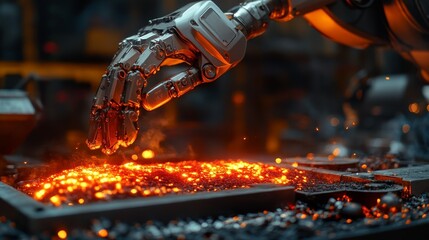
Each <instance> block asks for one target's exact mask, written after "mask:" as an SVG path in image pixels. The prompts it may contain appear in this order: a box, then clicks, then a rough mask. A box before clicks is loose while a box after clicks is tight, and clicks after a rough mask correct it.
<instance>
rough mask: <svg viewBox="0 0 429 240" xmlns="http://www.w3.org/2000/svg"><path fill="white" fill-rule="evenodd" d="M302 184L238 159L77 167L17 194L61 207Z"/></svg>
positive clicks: (298, 176)
mask: <svg viewBox="0 0 429 240" xmlns="http://www.w3.org/2000/svg"><path fill="white" fill-rule="evenodd" d="M300 182H307V177H306V176H304V175H303V174H302V172H300V171H298V170H294V169H286V168H281V167H277V166H273V165H268V164H263V163H256V162H246V161H241V160H218V161H212V162H199V161H183V162H167V163H156V164H145V165H143V164H137V163H134V162H129V163H125V164H122V165H113V164H102V165H89V166H78V167H76V168H72V169H68V170H64V171H62V172H59V173H56V174H53V175H51V176H49V177H47V178H44V179H38V180H33V181H29V182H25V183H23V184H21V186H20V187H19V190H21V191H23V192H24V193H26V194H28V195H30V196H32V197H33V198H34V199H36V200H38V201H41V202H45V203H50V204H52V205H54V206H60V205H79V204H85V203H88V202H96V201H107V200H111V199H124V198H132V197H149V196H163V195H167V194H182V193H195V192H213V191H221V190H228V189H237V188H248V187H250V186H251V185H253V184H261V183H273V184H281V185H285V184H290V185H296V183H300Z"/></svg>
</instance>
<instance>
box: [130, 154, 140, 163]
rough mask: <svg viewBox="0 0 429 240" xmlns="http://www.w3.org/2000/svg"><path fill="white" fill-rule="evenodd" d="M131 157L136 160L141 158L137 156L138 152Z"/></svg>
mask: <svg viewBox="0 0 429 240" xmlns="http://www.w3.org/2000/svg"><path fill="white" fill-rule="evenodd" d="M131 159H132V160H134V161H136V160H137V159H139V156H137V154H133V155H132V156H131Z"/></svg>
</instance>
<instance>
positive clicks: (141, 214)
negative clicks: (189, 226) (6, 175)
mask: <svg viewBox="0 0 429 240" xmlns="http://www.w3.org/2000/svg"><path fill="white" fill-rule="evenodd" d="M294 201H295V192H294V188H293V187H290V186H276V185H272V184H269V185H256V186H254V187H251V188H248V189H236V190H228V191H220V192H208V193H195V194H184V195H174V196H164V197H148V198H135V199H126V200H114V201H110V202H101V203H90V204H86V205H81V206H70V207H53V206H47V205H44V204H42V203H40V202H37V201H35V200H33V199H32V198H31V197H29V196H27V195H25V194H24V193H22V192H20V191H18V190H16V189H14V188H12V187H10V186H8V185H6V184H4V183H1V182H0V209H2V215H5V216H6V217H8V218H9V219H11V220H12V221H14V222H16V224H17V226H18V227H19V228H20V229H22V230H24V231H27V232H29V233H39V232H41V231H51V232H56V231H58V230H59V229H73V228H76V227H87V226H89V225H90V223H91V221H92V220H93V219H96V218H110V219H115V220H120V221H124V222H129V223H134V222H142V221H147V220H158V221H168V220H172V219H177V218H202V217H211V216H212V217H215V216H219V215H235V214H240V213H248V212H258V211H263V210H274V209H275V208H279V207H283V206H285V205H286V204H288V203H293V202H294Z"/></svg>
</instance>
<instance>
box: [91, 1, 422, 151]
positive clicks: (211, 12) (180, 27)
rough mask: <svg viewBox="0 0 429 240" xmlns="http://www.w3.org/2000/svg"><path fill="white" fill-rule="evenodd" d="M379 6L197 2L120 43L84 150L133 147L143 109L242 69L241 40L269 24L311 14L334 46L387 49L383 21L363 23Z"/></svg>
mask: <svg viewBox="0 0 429 240" xmlns="http://www.w3.org/2000/svg"><path fill="white" fill-rule="evenodd" d="M381 2H382V1H370V0H347V1H335V0H256V1H251V2H247V3H244V4H242V5H240V6H239V7H238V10H237V11H236V12H235V13H223V12H222V11H221V10H220V9H219V8H218V7H217V6H216V5H215V4H214V3H213V2H211V1H202V2H196V3H191V4H188V5H186V6H184V7H183V8H181V9H179V10H177V11H175V12H173V13H171V14H169V15H167V16H165V17H162V18H158V19H154V20H151V21H149V25H148V26H147V27H145V28H143V29H141V30H140V31H139V32H138V34H136V35H134V36H131V37H129V38H127V39H125V40H124V41H122V42H121V43H120V45H119V50H118V52H117V53H116V54H115V56H114V57H113V60H112V63H111V64H110V65H109V67H108V68H107V70H106V72H105V74H104V75H103V76H102V78H101V83H100V86H99V88H98V91H97V93H96V95H95V97H94V101H93V106H92V109H91V114H90V130H89V136H88V140H87V144H88V146H89V148H90V149H99V148H101V150H102V151H103V153H105V154H108V155H110V154H113V153H114V152H115V151H116V150H117V149H118V148H119V146H123V147H127V146H129V145H130V144H132V143H133V142H134V141H135V139H136V137H137V131H138V125H137V121H138V117H139V111H140V107H141V106H142V107H143V108H144V109H146V110H148V111H150V110H153V109H156V108H158V107H160V106H162V105H163V104H165V103H167V102H168V101H169V100H171V99H172V98H177V97H180V96H182V95H183V94H185V93H187V92H189V91H190V90H192V89H194V87H196V86H197V85H199V84H201V83H207V82H212V81H214V80H216V79H217V78H219V77H220V76H221V75H223V74H224V73H225V72H226V71H228V70H229V69H231V68H232V67H234V66H235V65H237V64H238V63H239V62H240V61H241V59H242V58H243V57H244V54H245V51H246V44H247V40H249V39H252V38H254V37H257V36H259V35H261V34H263V33H264V32H265V29H266V28H267V26H268V22H269V21H270V20H276V21H288V20H291V19H293V18H294V17H296V16H299V15H304V14H307V13H309V14H307V15H305V16H307V19H308V20H309V21H310V23H312V24H313V26H314V27H315V28H317V29H318V30H319V31H322V32H323V33H324V34H325V35H326V36H328V37H331V38H333V39H334V40H337V41H338V42H341V43H345V44H347V45H351V46H354V47H361V48H363V47H366V46H368V45H370V44H386V42H388V37H387V36H388V34H387V32H386V30H385V27H384V25H383V24H382V23H383V21H376V22H375V24H368V23H367V22H365V21H367V19H368V18H367V17H363V16H368V17H371V18H369V19H370V20H374V18H377V17H379V13H380V12H379V11H380V9H378V7H374V6H375V5H377V6H379V5H380V4H382V3H381ZM386 2H392V1H386ZM421 2H424V0H422V1H421ZM344 9H346V10H347V11H351V12H353V13H354V14H353V15H351V16H352V17H353V19H349V17H350V15H345V14H344V13H342V11H343V12H344ZM427 9H428V10H429V6H428V8H427ZM338 13H339V17H337V16H336V14H338ZM356 13H357V15H356ZM346 14H347V13H346ZM365 14H366V15H365ZM322 19H325V20H323V21H322ZM375 20H377V19H375ZM348 21H349V22H348ZM399 45H400V44H399ZM428 48H429V47H428ZM179 63H186V64H187V65H189V68H188V69H187V70H185V71H183V72H180V73H178V74H177V75H175V76H173V77H171V78H169V79H166V80H164V81H162V82H161V83H159V84H158V85H156V86H154V87H152V88H150V89H146V86H147V81H148V79H149V78H150V77H151V76H153V75H154V74H156V72H157V71H159V69H160V67H162V66H171V65H176V64H179ZM428 68H429V67H428Z"/></svg>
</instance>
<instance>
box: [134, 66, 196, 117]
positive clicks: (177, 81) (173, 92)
mask: <svg viewBox="0 0 429 240" xmlns="http://www.w3.org/2000/svg"><path fill="white" fill-rule="evenodd" d="M201 83H202V80H201V75H200V72H199V71H198V69H196V68H194V67H191V68H189V69H188V70H186V71H184V72H180V73H178V74H177V75H175V76H173V77H171V78H170V79H167V80H165V81H164V82H162V83H160V84H158V85H156V86H155V87H153V88H152V89H150V90H149V91H148V92H147V93H145V94H144V95H143V100H142V104H143V107H144V108H145V109H146V110H148V111H151V110H154V109H156V108H158V107H160V106H162V105H164V104H165V103H167V102H168V101H170V100H171V99H172V98H177V97H180V96H182V95H183V94H185V93H187V92H189V91H191V90H192V89H194V87H195V86H197V85H199V84H201Z"/></svg>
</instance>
